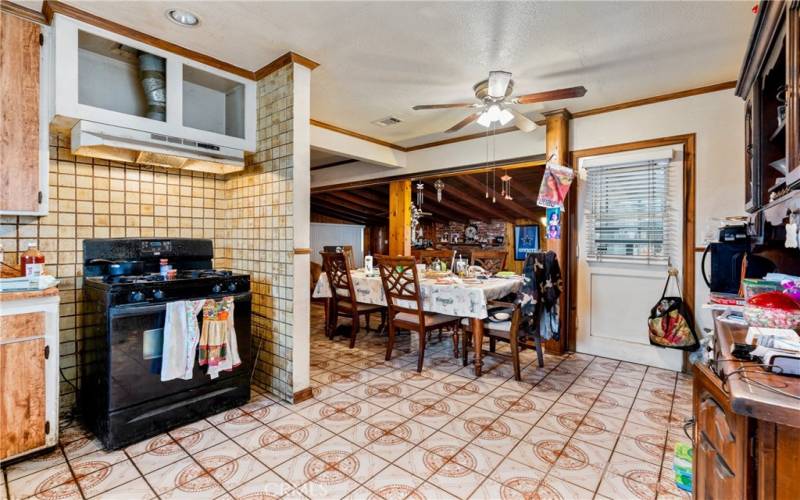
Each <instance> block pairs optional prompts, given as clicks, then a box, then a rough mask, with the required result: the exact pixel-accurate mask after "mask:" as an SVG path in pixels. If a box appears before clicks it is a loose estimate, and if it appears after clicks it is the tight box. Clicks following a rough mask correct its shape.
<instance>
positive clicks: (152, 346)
mask: <svg viewBox="0 0 800 500" xmlns="http://www.w3.org/2000/svg"><path fill="white" fill-rule="evenodd" d="M249 296H250V294H249V292H248V293H247V294H246V299H247V300H244V301H241V302H240V301H239V300H237V303H236V309H235V310H234V317H235V323H236V330H237V331H236V335H237V339H238V344H239V355H240V357H242V360H243V364H245V365H247V362H246V361H245V360H249V356H247V355H248V354H249V345H248V344H249V328H250V324H249V323H250V303H249ZM243 298H244V297H243ZM240 306H241V307H240ZM200 316H202V315H200ZM200 316H199V317H198V320H200V321H201V322H202V319H201V317H200ZM165 319H166V304H163V303H162V304H142V305H139V304H137V305H134V306H121V307H116V308H111V310H110V317H109V321H110V325H109V326H110V330H109V348H110V352H109V374H110V380H109V383H110V386H111V391H110V395H109V396H110V401H109V403H110V407H111V410H114V409H120V408H127V407H129V406H133V405H136V404H139V403H144V402H146V401H151V400H155V399H158V398H163V397H166V396H169V395H172V394H177V393H182V392H184V391H187V390H190V389H192V388H195V387H199V386H202V385H205V384H208V383H210V382H211V379H210V378H209V377H208V375H207V374H206V369H205V367H201V366H200V365H199V364H198V363H197V357H196V356H195V363H194V371H193V373H192V378H191V379H189V380H182V379H175V380H170V381H167V382H162V381H161V363H162V361H163V358H162V349H163V342H164V320H165ZM201 324H202V323H201ZM240 330H241V331H240ZM240 368H241V367H240ZM238 371H239V369H234V370H233V372H222V373H220V379H223V378H226V377H228V376H232V375H233V374H236V373H237V372H238ZM217 380H219V379H217Z"/></svg>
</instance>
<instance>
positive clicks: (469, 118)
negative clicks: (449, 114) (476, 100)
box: [445, 111, 482, 132]
mask: <svg viewBox="0 0 800 500" xmlns="http://www.w3.org/2000/svg"><path fill="white" fill-rule="evenodd" d="M481 113H482V111H477V112H475V113H472V114H471V115H469V116H467V117H466V118H464V119H463V120H461V121H460V122H458V123H456V124H455V125H453V126H452V127H450V128H449V129H447V130H445V132H458V131H459V130H461V129H462V128H464V127H466V126H467V125H469V124H470V123H472V122H474V121H475V120H477V119H478V117H479V116H481Z"/></svg>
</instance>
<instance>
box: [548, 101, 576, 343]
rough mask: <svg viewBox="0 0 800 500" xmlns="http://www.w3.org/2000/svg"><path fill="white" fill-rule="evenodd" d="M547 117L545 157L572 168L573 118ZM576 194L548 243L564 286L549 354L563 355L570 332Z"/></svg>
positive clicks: (566, 115)
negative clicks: (571, 224) (570, 248)
mask: <svg viewBox="0 0 800 500" xmlns="http://www.w3.org/2000/svg"><path fill="white" fill-rule="evenodd" d="M544 116H545V126H546V131H545V158H547V159H550V157H551V156H553V155H554V154H555V155H554V156H553V158H552V161H553V162H554V163H558V164H559V165H569V163H568V162H569V121H570V119H571V118H572V115H570V113H569V111H567V110H566V109H559V110H556V111H551V112H549V113H545V115H544ZM574 186H575V184H574V183H573V188H574ZM574 191H575V190H574V189H571V190H570V193H569V195H567V199H566V200H565V201H564V210H563V213H562V216H561V239H559V240H545V250H548V251H553V252H555V253H556V255H557V256H558V264H559V266H560V267H561V279H562V282H563V285H564V289H563V291H562V293H561V298H560V300H559V314H560V318H559V319H560V323H561V336H560V339H559V340H548V341H547V342H545V344H544V347H545V349H546V350H547V352H548V353H550V354H561V353H563V352H564V351H565V350H566V349H567V337H568V332H567V330H568V325H569V324H570V322H569V321H568V319H569V315H570V314H571V313H570V311H569V309H568V301H567V300H566V299H567V296H568V293H569V290H567V285H568V283H569V272H570V269H569V259H568V254H569V253H568V250H567V243H568V233H569V228H568V227H567V225H568V224H569V217H567V213H568V212H569V210H568V207H569V204H570V203H571V202H572V201H573V200H572V199H571V198H573V197H574V195H575V193H574Z"/></svg>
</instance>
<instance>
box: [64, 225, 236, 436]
mask: <svg viewBox="0 0 800 500" xmlns="http://www.w3.org/2000/svg"><path fill="white" fill-rule="evenodd" d="M83 252H84V276H85V278H84V284H83V292H84V310H86V311H87V313H88V314H87V316H86V317H85V320H84V321H85V326H84V328H83V340H82V342H81V346H80V351H79V355H80V358H81V363H80V365H81V390H80V393H79V401H80V406H81V409H82V413H83V416H84V417H85V420H86V422H87V424H88V425H89V427H90V428H91V429H92V430H93V431H94V433H95V434H96V435H97V436H98V437H99V438H100V440H101V441H102V442H103V444H104V445H105V446H106V447H107V448H120V447H122V446H126V445H128V444H130V443H133V442H136V441H139V440H141V439H145V438H147V437H149V436H153V435H156V434H158V433H161V432H164V431H165V430H168V429H170V428H173V427H176V426H179V425H183V424H185V423H188V422H191V421H195V420H198V419H201V418H203V417H206V416H208V415H211V414H214V413H218V412H220V411H223V410H225V409H228V408H231V407H235V406H238V405H241V404H243V403H245V402H246V401H247V400H248V399H249V397H250V385H249V372H250V366H251V363H250V313H251V304H250V302H251V301H250V277H249V276H248V275H244V274H235V273H232V272H230V271H224V270H215V269H213V268H212V259H213V246H212V243H211V241H210V240H203V239H188V238H163V239H162V238H133V239H130V238H119V239H92V240H85V241H84V244H83ZM162 259H166V264H168V265H169V266H171V267H172V269H173V270H174V274H173V273H170V274H169V275H168V274H167V273H162V272H161V270H162V269H161V266H162V264H164V263H165V262H164V261H163V260H162ZM131 271H133V273H131ZM128 273H130V274H128ZM225 298H231V299H232V300H233V303H234V309H233V318H234V325H235V331H236V339H237V344H238V351H239V356H240V358H241V360H242V363H241V364H240V365H239V366H238V367H236V368H234V369H233V370H231V371H227V372H222V373H221V374H220V375H219V377H218V378H216V379H213V380H212V379H210V378H209V376H208V375H207V374H206V369H205V367H201V366H199V364H198V363H197V360H196V358H195V366H194V369H193V373H192V377H191V379H173V380H168V381H166V382H162V381H161V378H160V373H161V367H162V361H164V360H163V359H162V352H161V351H162V345H163V329H164V323H165V317H166V309H167V304H169V303H171V302H175V301H184V300H192V301H194V300H214V301H218V300H222V299H225ZM202 321H203V319H202V314H201V315H199V317H198V322H199V324H200V326H202Z"/></svg>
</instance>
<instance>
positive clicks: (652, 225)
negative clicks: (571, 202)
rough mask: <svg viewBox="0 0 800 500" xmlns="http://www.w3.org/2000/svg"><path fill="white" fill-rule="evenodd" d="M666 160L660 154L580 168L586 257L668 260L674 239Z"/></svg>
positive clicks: (625, 259) (648, 261) (641, 260)
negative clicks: (654, 157)
mask: <svg viewBox="0 0 800 500" xmlns="http://www.w3.org/2000/svg"><path fill="white" fill-rule="evenodd" d="M669 165H670V162H669V160H667V159H664V160H650V161H640V162H635V163H625V164H618V165H604V166H593V167H588V168H586V183H587V199H586V201H587V203H586V205H585V209H586V210H585V211H586V215H585V220H586V235H587V239H588V242H587V255H586V257H587V258H588V259H590V260H612V259H613V260H624V261H631V262H642V263H653V264H662V263H663V264H666V263H667V262H668V260H669V258H670V254H671V252H673V251H674V248H673V247H674V239H675V238H674V231H675V223H674V221H673V217H672V215H673V210H672V207H670V184H671V183H670V171H671V168H670V166H669Z"/></svg>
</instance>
